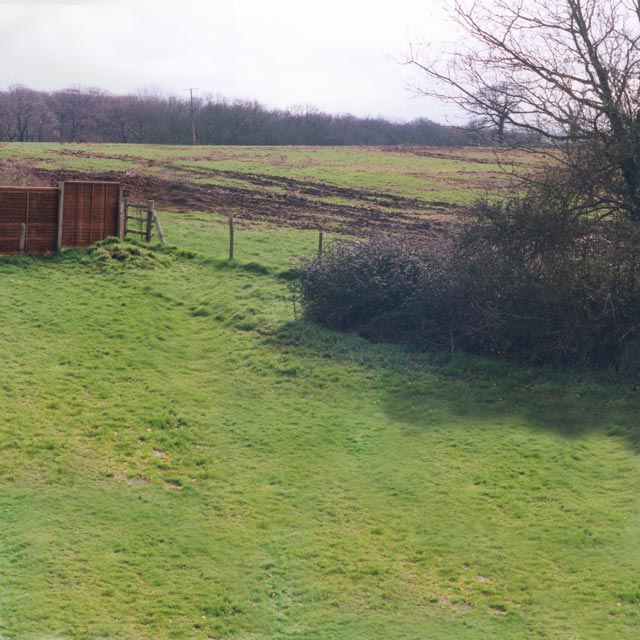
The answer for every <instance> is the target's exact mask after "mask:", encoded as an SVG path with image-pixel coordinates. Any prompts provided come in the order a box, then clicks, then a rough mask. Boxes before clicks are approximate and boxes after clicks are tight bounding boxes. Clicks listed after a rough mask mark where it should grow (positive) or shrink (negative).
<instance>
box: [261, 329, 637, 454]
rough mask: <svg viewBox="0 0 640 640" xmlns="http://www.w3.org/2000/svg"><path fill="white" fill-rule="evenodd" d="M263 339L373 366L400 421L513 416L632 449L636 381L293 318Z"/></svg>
mask: <svg viewBox="0 0 640 640" xmlns="http://www.w3.org/2000/svg"><path fill="white" fill-rule="evenodd" d="M270 340H271V342H272V343H273V344H274V345H275V346H277V347H279V348H294V349H295V351H296V353H298V354H299V355H301V356H303V357H304V356H308V357H313V358H316V359H317V358H318V357H321V358H327V359H333V360H335V361H338V362H342V363H344V364H350V365H355V366H357V367H361V368H362V369H363V370H367V371H369V372H372V373H374V374H375V375H376V380H377V384H378V385H379V386H380V392H381V399H382V401H383V403H384V408H385V411H386V412H387V414H388V415H389V416H391V417H393V418H394V419H395V420H399V421H402V422H404V423H406V424H410V425H414V426H416V427H428V425H429V424H433V420H434V419H436V420H437V417H438V415H439V416H441V417H442V419H443V420H444V419H446V417H447V415H448V416H452V417H457V418H460V419H461V420H464V418H468V419H469V422H473V421H474V420H482V421H491V420H496V422H500V421H502V420H503V419H505V418H519V419H520V421H522V422H525V423H526V424H528V425H530V426H531V427H532V428H536V429H544V430H548V431H553V432H555V433H557V434H558V435H561V436H563V437H566V438H577V437H581V436H584V435H586V434H587V433H590V432H599V433H602V434H604V435H607V436H616V437H622V438H624V439H625V440H626V441H627V443H628V445H629V446H630V447H631V448H632V449H633V450H634V451H635V452H637V453H640V423H639V421H638V415H639V414H640V393H639V392H638V386H637V385H634V384H632V383H629V382H624V381H621V380H619V379H615V378H614V377H610V378H607V377H605V376H604V375H600V376H599V375H597V374H594V373H590V372H578V371H571V370H557V369H548V368H536V369H524V368H521V367H518V366H517V365H515V364H513V363H509V362H503V361H498V360H495V359H490V358H481V357H476V356H469V355H466V354H462V353H454V354H453V355H451V354H440V355H433V354H428V353H425V352H422V351H419V350H417V349H412V348H410V347H406V346H400V345H389V344H372V343H370V342H368V341H366V340H365V339H363V338H360V337H358V336H356V335H354V334H339V333H335V332H331V331H328V330H325V329H323V328H321V327H319V326H317V325H313V324H311V323H307V322H304V321H300V320H298V321H294V322H288V323H285V324H283V325H281V326H280V327H279V328H278V330H277V331H276V332H275V333H274V335H273V336H272V337H271V338H270ZM434 410H435V414H434ZM434 415H435V417H434Z"/></svg>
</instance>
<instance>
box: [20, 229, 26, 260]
mask: <svg viewBox="0 0 640 640" xmlns="http://www.w3.org/2000/svg"><path fill="white" fill-rule="evenodd" d="M26 242H27V225H26V224H25V223H24V222H23V223H22V224H21V225H20V247H19V251H20V255H21V256H23V255H24V247H25V244H26Z"/></svg>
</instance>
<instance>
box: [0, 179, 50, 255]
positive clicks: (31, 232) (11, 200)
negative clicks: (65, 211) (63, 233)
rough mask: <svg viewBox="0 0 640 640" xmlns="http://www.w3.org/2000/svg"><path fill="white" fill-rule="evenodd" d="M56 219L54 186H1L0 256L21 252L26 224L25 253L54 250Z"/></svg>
mask: <svg viewBox="0 0 640 640" xmlns="http://www.w3.org/2000/svg"><path fill="white" fill-rule="evenodd" d="M57 219H58V189H56V188H55V187H53V188H52V187H0V253H19V250H20V232H21V227H22V225H23V224H25V225H26V239H25V247H24V249H25V251H26V252H28V253H47V252H49V251H55V250H56V239H57V238H56V224H57Z"/></svg>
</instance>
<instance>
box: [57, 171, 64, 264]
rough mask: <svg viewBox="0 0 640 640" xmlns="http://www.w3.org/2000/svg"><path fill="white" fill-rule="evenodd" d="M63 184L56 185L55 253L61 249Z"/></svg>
mask: <svg viewBox="0 0 640 640" xmlns="http://www.w3.org/2000/svg"><path fill="white" fill-rule="evenodd" d="M63 217H64V182H59V183H58V236H57V239H56V251H60V249H62V232H63V229H62V224H63V222H64V220H63Z"/></svg>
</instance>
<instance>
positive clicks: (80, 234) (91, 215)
mask: <svg viewBox="0 0 640 640" xmlns="http://www.w3.org/2000/svg"><path fill="white" fill-rule="evenodd" d="M62 209H63V213H62V246H63V247H88V246H89V245H90V244H93V243H94V242H97V241H98V240H103V239H104V238H106V237H107V236H117V235H119V233H120V220H119V218H120V184H119V183H118V182H65V183H64V201H63V207H62Z"/></svg>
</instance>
